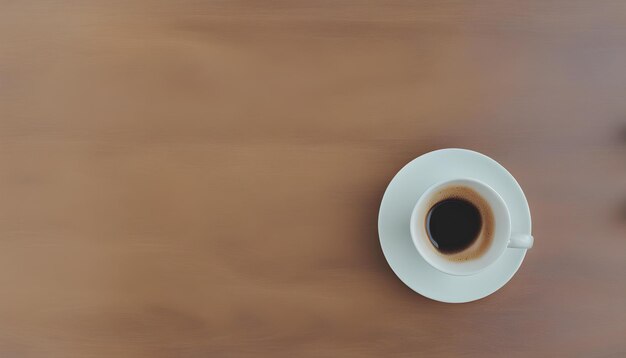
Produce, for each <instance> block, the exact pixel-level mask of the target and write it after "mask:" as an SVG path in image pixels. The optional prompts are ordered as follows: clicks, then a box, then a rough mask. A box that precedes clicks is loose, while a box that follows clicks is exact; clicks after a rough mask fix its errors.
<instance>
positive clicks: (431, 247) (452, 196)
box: [410, 178, 534, 275]
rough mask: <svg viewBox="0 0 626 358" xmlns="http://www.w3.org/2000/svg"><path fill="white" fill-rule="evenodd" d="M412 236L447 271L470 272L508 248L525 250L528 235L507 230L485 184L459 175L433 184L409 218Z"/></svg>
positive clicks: (504, 213) (501, 207) (503, 211)
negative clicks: (456, 177)
mask: <svg viewBox="0 0 626 358" xmlns="http://www.w3.org/2000/svg"><path fill="white" fill-rule="evenodd" d="M410 232H411V238H412V240H413V244H414V245H415V248H416V249H417V251H418V252H419V254H420V255H421V256H422V258H423V259H424V260H425V261H426V262H427V263H428V264H430V265H431V266H432V267H434V268H435V269H437V270H439V271H441V272H444V273H447V274H450V275H473V274H476V273H478V272H480V271H482V270H484V269H486V268H487V267H489V266H491V265H493V264H494V263H495V262H496V261H497V260H498V259H499V258H500V257H501V256H502V255H503V254H504V253H505V250H509V249H529V248H531V247H532V246H533V241H534V239H533V237H532V235H530V234H528V233H518V232H511V215H510V212H509V210H508V208H507V206H506V203H505V201H504V200H503V199H502V197H501V196H500V195H499V194H498V193H497V192H496V191H495V190H494V189H492V188H491V187H490V186H489V185H487V184H485V183H483V182H481V181H479V180H476V179H472V178H459V179H454V180H448V181H445V182H440V183H437V184H434V185H432V186H431V187H429V188H428V189H426V191H425V192H424V193H423V194H422V195H421V196H420V198H419V199H418V201H417V203H416V204H415V207H414V208H413V211H412V213H411V219H410Z"/></svg>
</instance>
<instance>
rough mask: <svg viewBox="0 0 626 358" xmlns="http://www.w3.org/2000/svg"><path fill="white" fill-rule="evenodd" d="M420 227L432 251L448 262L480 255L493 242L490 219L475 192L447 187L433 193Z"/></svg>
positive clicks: (490, 215) (482, 199)
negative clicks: (423, 228)
mask: <svg viewBox="0 0 626 358" xmlns="http://www.w3.org/2000/svg"><path fill="white" fill-rule="evenodd" d="M428 207H429V210H428V214H427V215H426V219H425V223H424V227H425V230H426V234H427V236H428V238H429V239H430V242H431V244H432V246H433V249H434V250H435V251H436V252H437V253H439V254H440V255H442V256H444V257H445V258H446V259H449V260H451V261H467V260H471V259H475V258H478V257H480V256H481V255H482V254H484V253H485V252H486V251H487V249H488V248H489V246H490V245H491V243H492V241H493V235H494V225H495V223H494V216H493V212H492V210H491V207H490V206H489V204H488V203H487V201H486V200H485V199H484V198H483V197H482V196H481V195H480V194H479V193H477V192H476V191H475V190H473V189H471V188H468V187H465V186H450V187H446V188H442V189H441V190H439V191H438V192H436V193H435V194H434V195H433V196H432V197H431V200H430V203H429V204H428Z"/></svg>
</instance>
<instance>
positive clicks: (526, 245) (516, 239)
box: [508, 234, 535, 249]
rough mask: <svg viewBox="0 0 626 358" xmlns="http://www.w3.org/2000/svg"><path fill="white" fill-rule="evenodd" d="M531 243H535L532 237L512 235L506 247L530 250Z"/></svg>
mask: <svg viewBox="0 0 626 358" xmlns="http://www.w3.org/2000/svg"><path fill="white" fill-rule="evenodd" d="M533 242H535V239H534V238H533V236H532V235H526V234H513V235H511V238H510V239H509V245H508V246H509V247H512V248H516V249H530V248H531V247H533Z"/></svg>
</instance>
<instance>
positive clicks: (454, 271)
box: [409, 177, 511, 276]
mask: <svg viewBox="0 0 626 358" xmlns="http://www.w3.org/2000/svg"><path fill="white" fill-rule="evenodd" d="M455 183H459V184H461V185H462V184H467V183H470V185H469V187H470V188H471V187H472V185H476V186H480V187H482V188H483V189H485V190H487V191H489V192H490V193H491V194H492V195H493V197H494V198H495V200H497V201H498V204H499V205H501V206H502V207H503V208H504V211H503V215H504V216H505V219H506V220H505V222H498V223H497V224H498V225H502V224H504V225H506V230H504V231H505V233H506V234H507V237H506V242H505V243H504V244H500V245H499V247H497V250H498V252H496V253H497V254H496V255H492V256H493V258H492V259H491V260H489V261H486V263H485V264H483V265H482V266H481V267H479V268H477V269H473V270H467V269H461V266H457V267H455V268H453V267H454V266H451V265H448V266H443V265H440V264H439V263H438V262H436V260H434V259H433V258H432V256H433V255H430V254H425V253H424V252H423V245H422V244H419V243H418V240H420V241H421V239H423V238H421V235H420V234H419V233H417V232H415V231H416V228H417V225H414V223H415V222H416V220H417V219H418V218H416V216H417V214H418V211H419V209H420V208H421V207H422V205H423V203H424V201H425V200H427V199H428V198H430V195H431V194H432V193H433V192H434V191H436V190H437V189H439V188H441V187H443V186H446V185H451V184H452V185H454V184H455ZM409 227H410V233H411V241H412V242H413V246H414V247H415V249H416V250H417V252H418V253H419V255H420V256H421V257H422V258H423V259H424V260H425V261H426V262H427V263H428V264H429V265H430V266H431V267H433V268H435V269H437V270H439V271H441V272H443V273H445V274H449V275H455V276H469V275H475V274H477V273H479V272H481V271H483V270H485V269H486V268H487V267H489V266H491V265H492V264H493V263H494V262H496V261H497V260H498V258H500V257H501V256H502V254H504V252H505V250H506V248H507V244H508V241H509V237H510V236H511V216H510V213H509V209H508V207H507V205H506V202H505V201H504V199H503V198H502V197H501V196H500V194H499V193H498V192H497V191H496V190H495V189H493V188H492V187H491V186H489V185H487V184H486V183H484V182H482V181H480V180H477V179H474V178H467V177H465V178H456V179H450V180H445V181H440V182H438V183H435V184H433V185H431V186H430V187H428V188H427V189H426V190H425V191H424V192H423V193H422V195H420V197H419V199H418V200H417V202H416V203H415V206H414V207H413V210H412V211H411V217H410V220H409ZM494 235H495V234H494ZM495 240H496V238H494V241H495ZM500 240H503V239H500ZM459 265H462V264H459Z"/></svg>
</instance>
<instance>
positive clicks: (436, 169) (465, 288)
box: [378, 149, 531, 303]
mask: <svg viewBox="0 0 626 358" xmlns="http://www.w3.org/2000/svg"><path fill="white" fill-rule="evenodd" d="M459 177H469V178H474V179H478V180H480V181H482V182H484V183H486V184H488V185H489V186H491V187H492V188H493V189H495V191H497V192H498V193H499V194H500V196H502V198H503V199H504V201H505V202H506V205H507V207H508V208H509V211H510V213H511V231H513V232H517V233H524V234H530V232H531V221H530V210H529V209H528V203H527V202H526V197H525V196H524V192H522V188H520V186H519V184H518V183H517V181H515V178H513V176H512V175H511V174H510V173H509V172H508V171H507V170H506V169H504V167H502V166H501V165H500V164H498V163H497V162H496V161H495V160H493V159H491V158H489V157H487V156H485V155H483V154H480V153H477V152H474V151H471V150H466V149H441V150H436V151H433V152H430V153H426V154H424V155H422V156H420V157H418V158H416V159H414V160H412V161H411V162H410V163H409V164H407V165H405V166H404V168H402V169H401V170H400V171H399V172H398V173H397V174H396V176H395V177H394V178H393V179H392V180H391V183H389V186H388V187H387V190H386V191H385V195H384V196H383V200H382V202H381V204H380V212H379V213H378V235H379V237H380V245H381V246H382V249H383V253H384V254H385V258H386V259H387V262H388V263H389V266H391V268H392V269H393V271H394V272H395V273H396V275H397V276H398V278H400V280H402V282H404V283H405V284H406V285H407V286H409V287H410V288H411V289H412V290H413V291H415V292H417V293H419V294H421V295H423V296H426V297H428V298H430V299H433V300H436V301H441V302H449V303H461V302H470V301H475V300H478V299H481V298H483V297H486V296H488V295H490V294H492V293H494V292H495V291H497V290H498V289H500V288H501V287H502V286H504V285H505V284H506V283H507V282H508V281H509V280H510V279H511V277H513V275H514V274H515V272H517V269H518V268H519V267H520V265H521V264H522V261H524V256H525V255H526V250H524V249H512V248H508V249H506V252H505V253H504V255H502V257H500V258H499V259H498V261H496V263H494V264H493V265H491V266H490V267H488V268H486V269H485V270H484V271H481V272H480V273H478V274H476V275H472V276H453V275H448V274H445V273H443V272H440V271H438V270H436V269H435V268H433V267H432V266H430V265H429V264H428V263H426V261H424V259H423V258H422V257H421V256H420V255H419V253H418V252H417V249H416V248H415V246H413V242H412V241H411V234H410V232H409V218H410V216H411V211H412V209H413V206H415V203H416V202H417V199H418V198H419V197H420V195H422V193H423V192H424V191H425V190H426V189H427V188H428V187H429V186H431V185H433V184H435V183H437V182H440V181H444V180H450V179H456V178H459Z"/></svg>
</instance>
